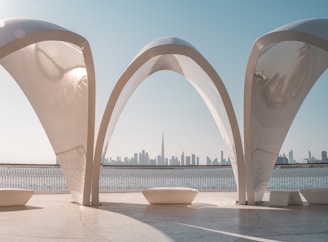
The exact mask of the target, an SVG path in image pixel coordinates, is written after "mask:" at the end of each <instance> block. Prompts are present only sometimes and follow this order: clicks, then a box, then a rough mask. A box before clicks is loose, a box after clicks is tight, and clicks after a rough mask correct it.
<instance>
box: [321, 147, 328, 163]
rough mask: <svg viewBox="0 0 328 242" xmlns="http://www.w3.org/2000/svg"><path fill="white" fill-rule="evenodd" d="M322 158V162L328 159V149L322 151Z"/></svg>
mask: <svg viewBox="0 0 328 242" xmlns="http://www.w3.org/2000/svg"><path fill="white" fill-rule="evenodd" d="M321 160H322V162H327V161H328V158H327V151H325V150H323V151H322V152H321Z"/></svg>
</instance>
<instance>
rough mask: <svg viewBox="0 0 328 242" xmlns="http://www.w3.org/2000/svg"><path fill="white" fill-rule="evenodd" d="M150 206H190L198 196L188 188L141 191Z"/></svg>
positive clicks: (193, 190)
mask: <svg viewBox="0 0 328 242" xmlns="http://www.w3.org/2000/svg"><path fill="white" fill-rule="evenodd" d="M142 193H143V195H144V196H145V198H146V199H147V201H148V202H149V203H150V204H191V203H192V202H193V200H194V199H195V197H196V195H197V194H198V190H197V189H193V188H188V187H156V188H149V189H145V190H143V191H142Z"/></svg>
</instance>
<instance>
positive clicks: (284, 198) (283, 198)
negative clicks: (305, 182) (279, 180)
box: [269, 190, 303, 207]
mask: <svg viewBox="0 0 328 242" xmlns="http://www.w3.org/2000/svg"><path fill="white" fill-rule="evenodd" d="M288 205H303V202H302V199H301V196H300V194H299V192H298V191H292V190H281V191H271V192H270V200H269V206H281V207H285V206H288Z"/></svg>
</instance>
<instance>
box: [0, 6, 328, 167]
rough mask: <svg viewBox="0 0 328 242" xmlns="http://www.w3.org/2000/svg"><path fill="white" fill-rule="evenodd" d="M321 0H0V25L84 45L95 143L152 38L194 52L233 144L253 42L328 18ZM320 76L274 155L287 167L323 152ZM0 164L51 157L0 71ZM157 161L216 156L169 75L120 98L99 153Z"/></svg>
mask: <svg viewBox="0 0 328 242" xmlns="http://www.w3.org/2000/svg"><path fill="white" fill-rule="evenodd" d="M327 9H328V2H327V1H325V0H323V1H310V0H308V1H301V0H298V1H285V0H275V1H264V0H258V1H257V0H256V1H255V0H250V1H244V0H240V1H237V0H235V1H232V0H227V1H219V0H212V1H209V0H208V1H204V0H199V1H195V0H194V1H193V0H184V1H181V0H165V1H164V0H163V1H154V0H138V1H133V0H130V1H122V0H120V1H111V0H103V1H100V0H98V1H81V0H69V1H68V0H53V1H52V0H47V1H42V0H34V1H32V0H21V1H18V0H8V1H3V0H0V19H3V18H33V19H41V20H45V21H49V22H52V23H55V24H57V25H60V26H62V27H65V28H67V29H69V30H71V31H73V32H76V33H78V34H80V35H82V36H84V37H85V38H86V39H88V41H89V43H90V45H91V48H92V52H93V58H94V63H95V69H96V87H97V91H96V135H97V130H98V126H99V123H100V120H101V117H102V114H103V111H104V107H105V105H106V103H107V100H108V97H109V95H110V93H111V91H112V89H113V86H114V85H115V83H116V81H117V80H118V79H119V77H120V75H121V74H122V73H123V71H124V69H125V68H126V67H127V66H128V64H129V63H130V61H131V60H132V59H133V57H134V56H135V55H136V54H137V53H138V52H139V50H140V49H141V48H142V47H143V46H144V45H146V44H147V43H148V42H150V41H152V40H153V39H156V38H159V37H163V36H175V37H178V38H182V39H184V40H186V41H188V42H190V43H191V44H192V45H193V46H195V47H196V48H197V49H198V50H199V51H200V52H201V53H202V54H203V55H204V57H205V58H206V59H207V60H208V61H209V63H210V64H211V65H212V66H213V67H214V68H215V69H216V71H217V72H218V74H219V75H220V77H221V78H222V80H223V82H224V84H225V86H226V88H227V90H228V93H229V95H230V98H231V100H232V103H233V106H234V109H235V112H236V116H237V119H238V122H239V126H240V130H241V135H242V137H243V98H244V93H243V92H244V77H245V70H246V65H247V61H248V57H249V54H250V50H251V48H252V45H253V43H254V41H255V40H256V39H257V38H259V37H260V36H261V35H263V34H265V33H267V32H269V31H271V30H273V29H275V28H277V27H279V26H281V25H284V24H287V23H289V22H292V21H295V20H300V19H306V18H328V11H327ZM327 77H328V76H327V73H326V74H325V75H323V76H322V77H321V78H320V80H319V81H318V82H317V83H316V85H315V86H314V87H313V89H312V90H311V92H310V94H309V95H308V97H307V99H306V100H305V102H304V104H303V106H302V107H301V110H300V111H299V113H298V114H297V116H296V119H295V121H294V123H293V125H292V127H291V129H290V132H289V134H288V136H287V139H286V141H285V143H284V145H283V148H282V150H281V153H286V154H287V153H288V152H289V150H290V149H293V151H294V156H295V158H296V159H297V160H300V159H302V158H305V157H307V156H308V151H309V150H311V151H312V155H314V156H316V157H317V158H320V157H321V151H322V150H328V125H327V120H328V114H327V108H326V106H327V95H326V93H327V91H328V80H327V79H328V78H327ZM0 78H1V80H0V81H1V89H0V112H1V125H0V162H26V163H39V162H46V163H49V162H54V161H55V155H54V154H53V151H52V149H51V146H50V143H49V142H48V140H47V137H46V135H45V133H44V131H43V130H42V128H41V126H40V124H39V122H38V119H37V117H36V115H35V114H34V112H33V111H32V109H31V107H30V105H29V103H28V102H27V101H26V99H25V97H24V96H23V95H22V93H21V91H20V89H19V88H18V86H17V85H16V83H15V82H14V81H13V80H12V79H11V78H10V77H9V76H8V74H7V73H6V72H4V71H3V70H2V69H1V70H0ZM162 132H164V135H165V149H166V152H165V153H166V156H168V157H170V156H172V155H174V156H178V157H180V155H181V153H182V152H184V153H185V154H191V153H195V154H197V155H198V156H199V157H200V159H201V162H202V163H204V161H205V159H206V156H209V157H211V158H214V157H220V152H221V150H225V148H224V145H223V143H222V139H221V137H220V134H219V131H218V129H217V127H216V125H215V123H214V120H213V118H212V116H211V115H210V113H209V111H208V109H207V107H206V106H205V104H204V103H203V101H202V99H201V98H200V97H199V95H198V94H197V93H196V91H195V90H194V89H193V88H192V87H191V85H190V84H189V83H188V82H187V81H186V80H184V79H183V78H182V77H181V76H179V75H178V74H176V73H173V72H168V71H162V72H159V73H156V74H154V75H153V76H151V77H150V78H148V79H146V81H145V82H143V83H142V84H141V85H140V86H139V87H138V88H137V90H136V92H135V93H134V95H133V96H132V97H131V98H130V100H129V102H128V104H127V106H126V108H125V109H124V111H123V112H122V115H121V117H120V119H119V121H118V123H117V126H116V129H115V131H114V134H113V136H112V139H111V142H110V146H109V152H108V155H109V156H112V157H114V158H115V157H116V156H122V157H124V156H129V157H130V156H133V153H136V152H140V151H141V150H142V149H145V150H146V151H148V152H149V155H150V156H151V157H155V156H156V155H158V154H160V151H161V139H162V137H161V136H162Z"/></svg>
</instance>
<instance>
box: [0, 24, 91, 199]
mask: <svg viewBox="0 0 328 242" xmlns="http://www.w3.org/2000/svg"><path fill="white" fill-rule="evenodd" d="M0 64H1V65H2V66H3V67H4V68H5V69H6V70H7V71H8V72H9V73H10V74H11V76H12V77H13V79H14V80H15V81H16V82H17V84H18V85H19V86H20V88H21V89H22V90H23V92H24V93H25V95H26V97H27V99H28V100H29V102H30V103H31V105H32V107H33V109H34V110H35V112H36V114H37V116H38V118H39V120H40V122H41V124H42V126H43V128H44V130H45V132H46V134H47V136H48V138H49V140H50V143H51V145H52V147H53V149H54V152H55V154H56V156H57V159H58V160H59V163H60V166H61V168H62V171H63V174H64V176H65V178H66V181H67V183H68V187H69V189H70V192H71V194H72V196H73V200H74V202H77V203H80V204H83V205H88V204H90V192H91V191H90V190H91V179H92V167H93V149H94V117H95V73H94V65H93V59H92V54H91V49H90V46H89V44H88V41H87V40H86V39H85V38H83V37H82V36H80V35H78V34H75V33H73V32H71V31H69V30H67V29H64V28H62V27H60V26H57V25H54V24H52V23H49V22H45V21H40V20H31V19H7V20H2V21H1V22H0Z"/></svg>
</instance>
